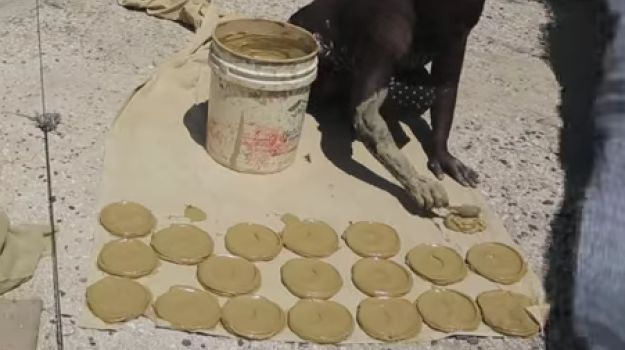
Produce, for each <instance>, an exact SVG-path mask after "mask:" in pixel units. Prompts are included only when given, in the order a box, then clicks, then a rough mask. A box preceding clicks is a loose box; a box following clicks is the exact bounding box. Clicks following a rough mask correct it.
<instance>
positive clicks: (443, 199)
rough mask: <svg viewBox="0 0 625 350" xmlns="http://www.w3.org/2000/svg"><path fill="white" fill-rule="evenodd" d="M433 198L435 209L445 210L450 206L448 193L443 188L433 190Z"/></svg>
mask: <svg viewBox="0 0 625 350" xmlns="http://www.w3.org/2000/svg"><path fill="white" fill-rule="evenodd" d="M432 198H434V207H435V208H444V207H447V206H448V205H449V199H448V198H447V192H445V189H444V188H443V186H440V185H439V186H436V187H434V188H433V189H432Z"/></svg>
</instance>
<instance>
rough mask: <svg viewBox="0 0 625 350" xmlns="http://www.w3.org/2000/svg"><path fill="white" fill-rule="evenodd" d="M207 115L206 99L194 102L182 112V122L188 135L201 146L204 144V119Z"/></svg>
mask: <svg viewBox="0 0 625 350" xmlns="http://www.w3.org/2000/svg"><path fill="white" fill-rule="evenodd" d="M207 117H208V101H205V102H202V103H200V104H196V105H194V106H193V107H191V108H190V109H189V110H188V111H187V113H185V114H184V118H183V120H182V122H183V123H184V126H185V127H186V128H187V131H188V132H189V136H191V138H192V139H193V141H195V143H197V144H198V145H200V146H201V147H202V148H204V147H205V145H206V119H207Z"/></svg>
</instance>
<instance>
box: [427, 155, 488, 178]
mask: <svg viewBox="0 0 625 350" xmlns="http://www.w3.org/2000/svg"><path fill="white" fill-rule="evenodd" d="M428 168H429V169H430V171H431V172H432V173H434V175H435V176H436V177H437V178H438V179H439V180H442V179H443V177H444V176H445V174H447V175H449V176H451V177H452V178H453V179H454V180H456V181H457V182H458V183H459V184H461V185H462V186H467V187H476V186H477V184H478V183H479V175H478V174H477V172H475V171H474V170H473V169H471V168H469V167H468V166H466V165H465V164H464V163H462V162H461V161H460V160H458V159H457V158H456V157H454V156H453V155H451V153H449V152H448V151H441V152H435V153H434V154H433V155H432V156H431V157H430V160H429V161H428Z"/></svg>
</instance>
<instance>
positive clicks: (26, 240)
mask: <svg viewBox="0 0 625 350" xmlns="http://www.w3.org/2000/svg"><path fill="white" fill-rule="evenodd" d="M50 232H51V230H50V227H49V226H45V225H17V226H11V224H10V221H9V218H8V216H7V215H6V214H5V213H4V212H3V211H1V210H0V295H2V294H4V293H6V292H8V291H10V290H12V289H14V288H17V287H18V286H20V285H21V284H23V283H24V282H26V281H27V280H29V279H30V278H31V277H32V276H33V273H34V272H35V269H36V268H37V264H38V263H39V259H40V258H41V256H42V255H43V254H44V253H45V251H46V249H47V246H48V245H49V240H50V238H49V237H48V236H47V234H49V233H50Z"/></svg>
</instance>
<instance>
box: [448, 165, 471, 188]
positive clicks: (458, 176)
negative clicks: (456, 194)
mask: <svg viewBox="0 0 625 350" xmlns="http://www.w3.org/2000/svg"><path fill="white" fill-rule="evenodd" d="M462 170H463V166H462V164H459V162H454V164H452V165H451V167H450V169H449V170H448V172H449V173H450V174H449V175H450V176H451V177H453V178H454V180H456V181H458V183H460V184H461V185H462V186H465V187H468V186H469V181H468V180H467V179H466V178H465V176H464V172H463V171H462Z"/></svg>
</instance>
